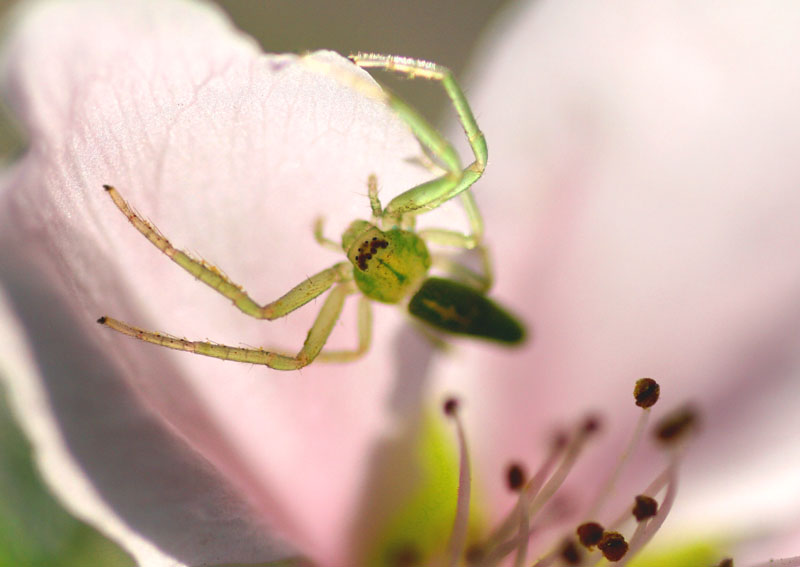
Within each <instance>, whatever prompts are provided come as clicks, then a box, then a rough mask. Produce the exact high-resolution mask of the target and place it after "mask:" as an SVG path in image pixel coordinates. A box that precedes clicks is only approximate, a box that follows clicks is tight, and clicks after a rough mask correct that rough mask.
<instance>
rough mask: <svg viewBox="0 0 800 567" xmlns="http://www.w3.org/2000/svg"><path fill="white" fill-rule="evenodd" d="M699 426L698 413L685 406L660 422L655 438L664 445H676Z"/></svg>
mask: <svg viewBox="0 0 800 567" xmlns="http://www.w3.org/2000/svg"><path fill="white" fill-rule="evenodd" d="M697 425H698V419H697V412H696V411H695V410H694V408H692V407H691V406H684V407H682V408H679V409H678V410H675V411H673V412H672V413H671V414H669V415H667V416H666V417H664V418H663V419H662V420H661V421H660V422H658V424H657V425H656V429H655V436H656V439H657V440H658V441H659V442H661V443H662V444H664V445H671V444H675V443H677V442H679V441H681V440H682V439H683V438H685V436H686V435H688V434H689V432H690V431H692V430H694V429H696V428H697Z"/></svg>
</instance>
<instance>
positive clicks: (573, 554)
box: [559, 539, 583, 565]
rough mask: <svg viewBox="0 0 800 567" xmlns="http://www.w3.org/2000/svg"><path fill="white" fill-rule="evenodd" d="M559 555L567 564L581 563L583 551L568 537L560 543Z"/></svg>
mask: <svg viewBox="0 0 800 567" xmlns="http://www.w3.org/2000/svg"><path fill="white" fill-rule="evenodd" d="M559 555H560V556H561V559H562V560H563V561H564V563H566V564H567V565H580V564H581V563H583V552H582V551H581V548H580V547H578V544H576V543H575V540H574V539H568V540H566V541H565V542H564V543H563V544H562V546H561V551H560V552H559Z"/></svg>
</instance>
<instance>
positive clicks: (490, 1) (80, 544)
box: [0, 0, 512, 567]
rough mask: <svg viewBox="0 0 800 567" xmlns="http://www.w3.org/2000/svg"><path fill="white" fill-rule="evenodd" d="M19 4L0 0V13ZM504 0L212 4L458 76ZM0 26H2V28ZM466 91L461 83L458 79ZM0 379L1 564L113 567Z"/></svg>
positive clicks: (4, 155)
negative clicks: (72, 510) (16, 415)
mask: <svg viewBox="0 0 800 567" xmlns="http://www.w3.org/2000/svg"><path fill="white" fill-rule="evenodd" d="M18 3H19V2H13V1H10V0H0V17H2V19H3V20H5V17H6V16H7V14H8V13H9V11H10V10H12V9H13V7H14V5H16V4H18ZM511 3H512V2H511V1H510V0H440V1H436V0H434V1H431V0H405V1H404V2H398V1H395V2H391V1H388V0H373V1H370V2H341V1H339V2H331V1H330V0H219V1H218V2H217V4H219V5H220V6H221V7H222V8H223V9H224V10H225V11H226V12H227V13H228V14H229V15H230V17H231V18H232V19H233V21H234V22H235V24H236V25H237V26H238V27H239V28H240V29H241V30H242V31H244V32H245V33H247V34H249V35H251V36H252V37H254V38H255V39H256V40H257V41H258V42H259V43H260V44H261V45H262V47H263V48H264V50H265V51H268V52H304V51H309V50H315V49H332V50H334V51H338V52H340V53H343V54H347V53H351V52H355V51H375V52H379V53H391V54H398V55H406V56H410V57H416V58H421V59H430V60H433V61H436V62H438V63H441V64H443V65H446V66H448V67H450V68H451V69H452V70H453V71H454V72H455V74H456V75H457V76H459V77H462V78H463V77H464V71H465V69H466V67H467V64H468V61H469V59H470V56H471V55H472V53H473V51H474V50H475V49H477V47H478V42H479V40H480V39H481V34H482V31H483V30H485V29H486V27H487V26H488V25H489V24H490V23H491V20H492V19H493V18H494V17H495V16H496V14H497V13H498V12H499V11H501V10H503V9H504V8H505V7H506V6H507V5H509V4H511ZM2 29H5V28H4V27H3V28H2ZM380 79H381V81H382V82H385V83H386V84H387V85H388V86H389V87H390V88H392V89H393V90H394V91H396V92H398V93H399V94H400V95H401V96H402V97H403V98H405V99H406V100H408V101H409V102H411V103H412V104H413V105H414V106H416V107H417V108H419V109H420V110H421V111H422V113H423V114H425V115H426V116H427V117H428V118H430V119H431V120H432V122H433V123H434V124H437V123H438V124H442V123H444V122H445V121H446V120H447V119H448V118H449V114H448V113H447V112H448V111H449V107H448V105H447V100H446V97H445V96H444V95H443V94H442V93H441V92H440V88H439V87H437V86H436V85H431V84H426V83H425V82H421V81H417V82H410V81H408V80H405V81H404V80H401V79H394V78H392V77H388V76H386V75H383V76H381V77H380ZM464 86H465V87H467V90H468V87H469V85H468V82H467V84H466V85H464ZM24 145H25V143H24V138H23V136H22V135H21V134H20V132H19V131H18V129H17V128H16V126H15V124H14V119H13V117H12V116H11V115H10V113H9V112H8V109H7V108H6V107H5V106H4V103H0V164H3V165H6V164H8V163H10V162H13V160H14V159H15V157H16V156H17V155H19V154H20V153H21V152H22V151H23V148H24ZM2 384H3V381H2V380H0V567H40V566H41V567H51V566H52V567H71V566H75V567H77V566H83V567H87V566H88V567H91V566H102V567H121V566H130V565H133V561H132V560H131V559H130V558H129V557H128V556H127V554H126V553H125V552H124V551H122V550H121V549H119V548H118V547H117V546H116V545H115V544H113V543H112V542H110V541H108V540H106V539H104V538H103V537H102V536H101V535H100V534H99V533H98V532H97V531H96V530H94V529H93V528H91V527H89V526H87V525H85V524H83V523H81V522H79V521H78V520H76V519H74V518H72V517H71V516H70V515H69V514H68V513H67V512H66V511H65V510H64V509H62V508H61V507H60V505H59V504H58V502H57V501H55V500H54V499H53V498H52V496H50V494H49V492H48V491H47V489H46V488H45V487H44V486H43V485H42V484H41V482H40V480H39V476H38V474H37V473H36V471H35V469H34V466H33V464H32V461H31V453H30V451H31V449H30V446H29V444H28V443H27V441H26V440H25V438H24V436H23V434H22V432H21V431H20V430H19V429H18V428H17V427H16V426H15V424H14V422H13V419H12V416H11V414H10V409H9V406H8V400H7V396H6V392H4V391H3V390H2Z"/></svg>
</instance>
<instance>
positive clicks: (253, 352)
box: [97, 185, 370, 370]
mask: <svg viewBox="0 0 800 567" xmlns="http://www.w3.org/2000/svg"><path fill="white" fill-rule="evenodd" d="M105 189H106V191H107V192H108V194H109V196H110V197H111V199H112V200H113V202H114V204H115V205H116V206H117V208H118V209H119V210H120V211H121V212H122V213H123V214H125V216H126V217H127V218H128V220H129V221H130V222H131V224H133V226H134V227H135V228H136V229H137V230H138V231H139V232H140V233H142V234H143V235H144V236H145V237H146V238H147V239H148V240H149V241H150V242H151V243H152V244H153V245H154V246H155V247H156V248H158V249H159V250H161V251H162V252H163V253H164V254H165V255H166V256H167V257H169V258H170V259H171V260H172V261H173V262H175V263H176V264H178V265H179V266H180V267H182V268H183V269H184V270H186V271H187V272H189V273H190V274H192V275H193V276H194V277H195V278H197V279H199V280H200V281H202V282H203V283H205V284H206V285H208V286H210V287H211V288H212V289H214V290H216V291H217V292H218V293H220V294H221V295H223V296H225V297H227V298H229V299H230V300H231V301H232V302H233V304H234V305H235V306H236V307H237V308H238V309H239V310H240V311H242V312H243V313H245V314H247V315H250V316H251V317H255V318H257V319H268V320H273V319H277V318H279V317H283V316H285V315H287V314H289V313H291V312H292V311H294V310H295V309H298V308H300V307H302V306H303V305H305V304H306V303H308V302H309V301H311V300H312V299H314V298H316V297H318V296H320V295H321V294H323V293H324V292H326V291H327V290H328V289H330V288H331V287H332V286H334V285H335V284H336V285H335V287H334V289H333V291H331V293H330V294H329V295H328V297H327V298H326V300H325V303H324V304H323V306H322V309H320V312H319V314H318V315H317V318H316V320H315V322H314V325H313V326H312V327H311V329H310V330H309V332H308V336H307V337H306V340H305V342H304V344H303V347H302V348H301V349H300V351H299V352H298V353H297V354H296V355H295V356H290V355H286V354H281V353H276V352H269V351H265V350H263V349H248V348H238V347H230V346H226V345H220V344H216V343H211V342H205V341H188V340H186V339H180V338H177V337H173V336H170V335H166V334H163V333H157V332H152V331H145V330H143V329H139V328H137V327H134V326H132V325H128V324H127V323H124V322H122V321H118V320H117V319H113V318H111V317H106V316H103V317H100V318H99V319H98V321H97V322H98V323H101V324H103V325H105V326H107V327H109V328H111V329H113V330H115V331H117V332H120V333H122V334H125V335H128V336H131V337H134V338H137V339H140V340H142V341H145V342H149V343H153V344H157V345H160V346H164V347H167V348H172V349H176V350H184V351H188V352H194V353H197V354H202V355H205V356H211V357H214V358H221V359H224V360H236V361H239V362H250V363H253V364H265V365H267V366H269V367H271V368H275V369H277V370H296V369H298V368H302V367H303V366H306V365H307V364H309V363H310V362H311V361H313V360H314V359H315V358H316V357H317V355H319V353H320V351H321V350H322V347H323V346H324V345H325V342H326V341H327V340H328V336H329V335H330V333H331V331H332V329H333V326H334V324H335V323H336V321H337V320H338V318H339V315H340V313H341V310H342V306H343V304H344V299H345V297H346V296H347V295H348V294H350V293H354V292H355V290H356V288H355V285H354V284H353V283H352V281H351V280H352V277H353V276H352V266H351V264H350V263H349V262H340V263H338V264H335V265H334V266H332V267H330V268H328V269H326V270H323V271H321V272H319V273H318V274H315V275H313V276H311V277H309V278H308V279H306V280H305V281H303V282H301V283H300V284H298V285H296V286H295V287H294V288H292V289H291V290H290V291H289V292H288V293H286V294H284V295H283V296H281V297H280V298H278V299H276V300H275V301H273V302H271V303H267V304H265V305H259V304H258V303H256V302H255V301H254V300H253V299H251V298H250V296H248V295H247V293H246V292H245V291H244V290H243V289H242V288H241V286H239V285H237V284H235V283H234V282H232V281H230V280H229V279H228V278H227V277H226V276H225V275H224V274H223V273H222V272H220V271H219V270H217V269H216V268H214V267H213V266H210V265H207V264H206V263H205V262H203V261H201V260H195V259H194V258H192V257H191V256H189V255H188V254H186V253H185V252H183V251H181V250H178V249H176V248H175V247H174V246H172V244H171V243H170V242H169V240H167V239H166V237H164V236H163V235H162V234H161V233H160V232H159V231H158V230H157V229H156V227H154V226H153V225H151V224H150V223H149V222H147V221H146V220H144V219H143V218H142V217H141V216H139V215H138V214H137V213H136V212H135V211H133V209H131V207H130V206H129V205H128V203H127V202H126V201H125V200H124V199H123V198H122V196H121V195H120V194H119V192H118V191H117V190H116V189H114V188H113V187H111V186H108V185H106V186H105ZM362 310H363V308H362ZM361 320H363V316H362V317H361ZM369 322H370V320H369V317H368V316H367V319H366V322H365V323H361V324H360V326H359V348H358V349H357V351H354V352H359V353H361V352H363V351H365V350H366V347H363V348H362V345H364V344H366V345H368V344H369V329H368V328H367V329H366V330H365V329H364V327H365V326H368V325H369ZM365 337H366V338H365Z"/></svg>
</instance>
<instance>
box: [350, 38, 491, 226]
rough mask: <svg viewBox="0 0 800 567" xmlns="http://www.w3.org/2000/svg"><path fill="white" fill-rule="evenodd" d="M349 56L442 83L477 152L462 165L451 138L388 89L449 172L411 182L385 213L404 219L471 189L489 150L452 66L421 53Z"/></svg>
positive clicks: (400, 113) (390, 99)
mask: <svg viewBox="0 0 800 567" xmlns="http://www.w3.org/2000/svg"><path fill="white" fill-rule="evenodd" d="M350 60H351V61H353V63H355V64H356V65H358V66H359V67H362V68H364V69H370V68H376V69H384V70H386V71H390V72H395V73H400V74H402V75H405V76H407V77H409V78H412V79H413V78H418V77H419V78H423V79H428V80H432V81H437V82H439V83H441V85H442V87H443V88H444V90H445V92H446V93H447V96H448V97H449V98H450V101H451V102H452V103H453V107H454V108H455V110H456V114H457V115H458V119H459V122H460V123H461V127H462V129H463V130H464V133H465V134H466V136H467V140H468V141H469V144H470V148H471V149H472V153H473V154H474V157H475V161H473V162H472V163H471V164H470V165H468V166H467V167H466V168H464V169H463V170H462V169H461V160H460V159H459V157H458V153H457V152H456V150H455V148H453V146H452V145H451V144H450V142H448V141H447V140H446V139H445V138H444V137H443V136H442V135H441V134H439V132H437V131H436V129H435V128H433V127H432V126H431V125H430V124H429V123H428V121H427V120H425V118H423V117H422V116H421V115H420V114H419V113H418V112H417V111H416V110H415V109H414V108H412V107H411V106H409V105H408V104H406V103H405V102H404V101H403V100H401V99H400V98H399V97H397V96H395V95H393V94H391V93H389V92H386V94H385V96H386V100H387V103H388V104H389V106H391V107H392V108H393V109H394V110H395V112H397V114H398V116H399V117H400V118H401V119H402V120H403V121H404V122H405V123H406V124H408V126H409V128H411V131H412V132H413V133H414V135H415V136H416V137H417V139H418V140H419V141H420V143H422V145H423V146H424V147H425V148H426V149H427V150H428V151H429V152H430V153H431V154H432V155H433V156H434V157H435V158H436V159H438V160H439V161H440V162H441V163H442V165H444V167H445V169H446V170H447V173H445V174H444V175H442V176H441V177H438V178H436V179H433V180H431V181H427V182H425V183H422V184H420V185H417V186H416V187H412V188H411V189H409V190H408V191H405V192H404V193H401V194H400V195H398V196H397V197H395V198H394V199H392V200H391V201H390V202H389V204H388V205H387V206H386V208H385V209H384V211H383V215H384V216H385V217H391V218H394V219H397V220H398V221H399V220H400V219H402V217H403V215H405V214H406V213H420V212H424V211H429V210H431V209H435V208H436V207H438V206H439V205H441V204H442V203H444V202H445V201H448V200H450V199H452V198H453V197H455V196H456V195H458V194H459V193H462V192H463V191H466V190H467V189H469V187H470V186H471V185H472V184H473V183H475V182H476V181H477V180H478V179H479V178H480V177H481V175H483V171H484V169H485V168H486V160H487V156H488V150H487V147H486V139H485V138H484V136H483V133H482V132H481V131H480V128H479V127H478V124H477V122H476V121H475V116H474V115H473V114H472V110H471V109H470V106H469V103H468V102H467V99H466V97H465V96H464V93H463V91H462V90H461V87H460V86H459V85H458V83H457V82H456V80H455V79H454V78H453V74H452V72H451V71H450V69H448V68H447V67H443V66H442V65H438V64H436V63H432V62H429V61H423V60H420V59H411V58H408V57H398V56H394V55H380V54H377V53H357V54H355V55H351V56H350Z"/></svg>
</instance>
